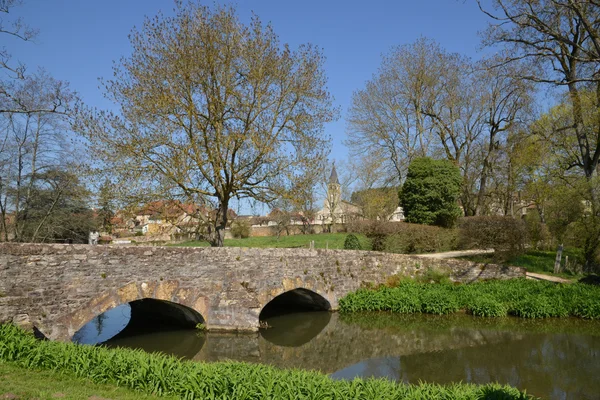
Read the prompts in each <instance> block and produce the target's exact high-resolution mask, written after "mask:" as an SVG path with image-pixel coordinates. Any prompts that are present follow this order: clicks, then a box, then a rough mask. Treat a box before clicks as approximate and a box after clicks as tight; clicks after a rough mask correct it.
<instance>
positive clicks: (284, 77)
mask: <svg viewBox="0 0 600 400" xmlns="http://www.w3.org/2000/svg"><path fill="white" fill-rule="evenodd" d="M175 11H176V15H175V16H174V17H164V16H162V15H158V16H157V17H155V18H152V19H147V20H146V21H145V23H144V25H143V28H142V29H141V30H134V31H133V33H132V34H131V44H132V46H133V52H132V55H131V56H130V57H128V58H123V59H121V61H120V62H119V63H117V66H116V67H115V71H114V79H113V80H110V81H107V82H106V83H105V89H106V93H107V96H108V97H109V98H111V99H112V100H113V101H114V102H115V103H116V104H117V105H118V106H119V107H120V113H119V114H115V113H110V112H91V111H90V112H86V113H84V115H83V116H82V118H81V121H80V122H81V124H80V125H79V129H80V131H81V132H82V133H83V134H84V135H85V137H87V138H88V139H89V141H90V142H91V144H92V147H93V149H94V151H95V152H96V154H97V155H98V157H99V158H100V159H101V160H102V161H104V162H105V163H106V164H107V165H110V166H111V168H112V170H113V171H114V172H116V173H118V174H119V176H120V179H121V182H123V183H124V184H125V185H127V187H128V188H129V189H132V190H136V189H139V191H145V192H150V193H149V194H157V193H159V194H161V195H162V194H164V193H165V191H167V192H170V193H171V194H177V195H181V196H198V197H202V198H205V199H214V200H215V202H216V205H217V213H216V218H215V220H214V225H213V227H212V229H211V230H210V231H209V232H208V234H207V237H206V239H207V240H208V241H209V242H210V243H211V244H212V245H213V246H222V245H223V238H224V233H225V232H224V229H225V226H226V224H227V219H228V217H227V210H228V207H229V203H230V201H231V200H232V199H233V198H238V199H244V198H250V199H256V200H258V201H261V202H270V201H272V200H274V199H275V198H276V197H277V195H278V193H280V192H282V191H285V190H287V189H289V188H290V187H292V186H293V182H294V177H295V172H296V171H297V170H298V168H303V169H310V168H311V166H312V165H317V166H318V165H319V163H318V162H316V163H315V160H317V161H318V160H321V159H323V158H324V157H325V156H326V154H327V153H328V151H329V148H330V140H329V138H328V137H327V136H325V135H324V134H323V125H324V123H326V122H328V121H331V120H333V119H334V118H335V117H336V115H337V112H336V110H335V109H334V108H333V107H332V98H331V96H330V95H329V93H328V92H327V90H326V77H325V73H324V70H323V62H324V58H323V56H322V54H321V52H320V51H319V50H318V49H317V48H316V47H314V46H312V45H302V46H300V47H299V48H298V49H297V50H291V49H290V48H289V47H288V46H281V45H280V43H279V40H278V37H277V35H276V34H275V33H274V32H273V30H272V28H271V26H270V25H266V26H264V25H263V24H262V23H261V22H260V20H259V19H258V18H257V17H256V16H255V17H253V19H252V22H251V24H250V25H249V26H245V25H243V24H242V23H241V22H240V21H239V19H238V18H237V16H236V14H235V10H234V9H233V8H229V7H220V6H215V8H214V9H213V10H211V9H209V8H208V7H204V6H200V5H197V4H195V3H193V2H190V3H188V4H185V5H184V4H182V3H177V8H176V10H175Z"/></svg>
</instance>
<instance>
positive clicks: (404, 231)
mask: <svg viewBox="0 0 600 400" xmlns="http://www.w3.org/2000/svg"><path fill="white" fill-rule="evenodd" d="M348 230H349V231H350V232H354V233H362V234H363V235H365V236H366V237H367V238H369V239H370V240H371V244H372V249H373V250H375V251H386V252H389V253H399V254H410V253H431V252H438V251H447V250H454V249H456V248H457V246H458V231H457V230H455V229H446V228H440V227H437V226H428V225H419V224H409V223H406V222H391V221H368V220H362V221H353V222H351V223H349V224H348Z"/></svg>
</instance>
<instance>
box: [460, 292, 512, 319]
mask: <svg viewBox="0 0 600 400" xmlns="http://www.w3.org/2000/svg"><path fill="white" fill-rule="evenodd" d="M467 311H469V312H470V313H471V314H473V315H475V316H478V317H505V316H506V315H507V314H508V307H507V306H506V305H505V304H503V303H501V302H499V301H498V300H496V299H494V298H493V297H492V296H489V295H488V296H481V297H478V298H475V299H473V301H472V303H471V304H469V306H468V307H467Z"/></svg>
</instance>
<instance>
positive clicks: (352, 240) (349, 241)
mask: <svg viewBox="0 0 600 400" xmlns="http://www.w3.org/2000/svg"><path fill="white" fill-rule="evenodd" d="M344 249H346V250H362V247H361V246H360V241H359V240H358V238H357V237H356V235H354V234H352V233H351V234H349V235H348V236H346V240H344Z"/></svg>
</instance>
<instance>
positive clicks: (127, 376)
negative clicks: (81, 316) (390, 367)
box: [0, 325, 529, 400]
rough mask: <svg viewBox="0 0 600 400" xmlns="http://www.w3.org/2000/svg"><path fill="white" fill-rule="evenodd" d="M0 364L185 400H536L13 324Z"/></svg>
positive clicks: (0, 342)
mask: <svg viewBox="0 0 600 400" xmlns="http://www.w3.org/2000/svg"><path fill="white" fill-rule="evenodd" d="M0 362H4V363H8V364H9V365H12V366H18V367H19V368H28V369H33V370H36V371H40V370H45V371H54V372H56V373H60V374H61V376H66V377H73V378H85V379H87V380H89V381H90V382H94V383H101V384H109V385H117V386H121V387H124V388H129V389H133V390H136V391H138V392H140V393H146V394H154V395H158V396H165V395H166V396H176V397H180V398H185V399H204V398H215V399H216V398H218V399H269V398H271V399H287V398H289V399H292V398H293V399H297V398H302V399H317V398H318V399H324V398H326V399H375V398H377V399H438V398H443V399H465V400H466V399H507V400H509V399H527V398H529V397H528V396H527V395H526V394H525V393H521V392H519V390H517V389H515V388H512V387H509V386H502V385H498V384H487V385H481V386H477V385H470V384H458V383H457V384H452V385H448V386H441V385H436V384H427V383H421V384H418V385H406V384H397V383H394V382H391V381H389V380H383V379H354V380H353V381H343V380H342V381H337V380H333V379H331V378H329V377H328V376H326V375H324V374H321V373H319V372H314V371H299V370H280V369H276V368H273V367H269V366H265V365H255V364H244V363H238V362H218V363H199V362H185V361H180V360H177V359H175V358H173V357H169V356H165V355H162V354H148V353H144V352H142V351H139V350H127V349H118V350H109V349H106V348H102V347H91V346H81V345H77V344H73V343H59V342H50V341H39V340H36V339H35V338H34V337H33V336H32V335H30V334H27V333H25V332H23V331H22V330H21V329H19V328H16V327H15V326H12V325H2V326H0ZM0 365H2V364H0ZM0 387H1V386H0Z"/></svg>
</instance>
